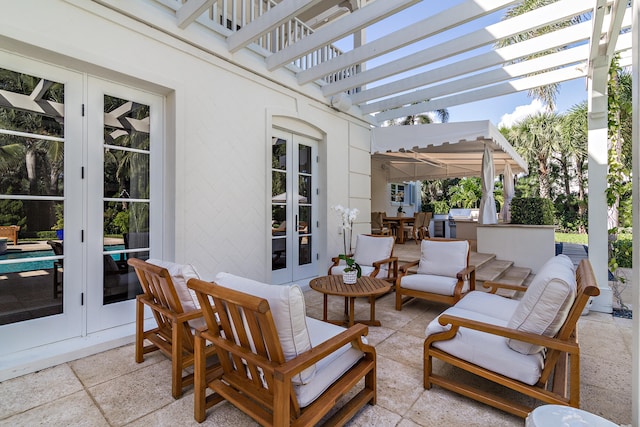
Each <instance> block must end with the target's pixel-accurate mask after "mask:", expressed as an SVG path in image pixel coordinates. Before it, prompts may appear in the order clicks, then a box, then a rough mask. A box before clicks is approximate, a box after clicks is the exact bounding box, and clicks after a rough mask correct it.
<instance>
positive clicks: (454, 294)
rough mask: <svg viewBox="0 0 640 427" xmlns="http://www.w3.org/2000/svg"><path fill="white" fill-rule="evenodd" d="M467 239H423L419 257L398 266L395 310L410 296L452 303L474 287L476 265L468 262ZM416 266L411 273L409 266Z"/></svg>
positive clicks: (468, 249) (400, 308)
mask: <svg viewBox="0 0 640 427" xmlns="http://www.w3.org/2000/svg"><path fill="white" fill-rule="evenodd" d="M469 254H470V247H469V242H468V241H467V240H454V239H440V238H433V239H427V240H423V241H422V243H421V247H420V259H419V260H416V261H412V262H409V263H406V264H404V265H403V266H402V267H400V271H399V273H398V278H397V279H396V286H395V290H396V310H398V311H400V310H402V304H404V303H406V302H408V301H410V300H411V299H413V298H420V299H424V300H428V301H434V302H439V303H443V304H449V305H453V304H455V303H456V302H458V301H459V300H460V298H462V297H463V296H464V295H465V294H466V293H467V292H470V291H473V290H475V288H476V267H475V266H474V265H469ZM415 266H418V270H417V272H416V273H415V274H413V270H411V271H410V269H411V268H413V267H415Z"/></svg>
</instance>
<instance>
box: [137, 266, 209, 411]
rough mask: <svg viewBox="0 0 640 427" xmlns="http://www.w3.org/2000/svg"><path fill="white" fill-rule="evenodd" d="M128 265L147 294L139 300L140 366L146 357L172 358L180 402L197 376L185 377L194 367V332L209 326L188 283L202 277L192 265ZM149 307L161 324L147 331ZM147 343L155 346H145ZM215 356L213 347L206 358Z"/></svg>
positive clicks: (173, 383)
mask: <svg viewBox="0 0 640 427" xmlns="http://www.w3.org/2000/svg"><path fill="white" fill-rule="evenodd" d="M127 262H128V264H129V265H130V266H132V267H133V268H134V269H135V270H136V274H137V275H138V279H139V280H140V283H141V284H142V289H143V292H144V293H143V294H141V295H138V296H137V299H136V345H135V348H136V356H135V357H136V362H137V363H142V362H143V361H144V355H145V354H146V353H150V352H152V351H156V350H160V351H161V352H162V353H164V354H165V355H166V356H167V357H169V359H171V394H172V395H173V397H174V398H176V399H177V398H179V397H180V396H182V392H183V389H184V387H186V386H188V385H191V384H193V373H186V374H184V375H183V371H184V370H185V369H186V368H188V367H189V366H192V365H193V351H194V342H193V341H194V331H193V329H194V328H197V327H203V326H204V325H205V322H204V318H203V317H202V312H201V311H200V309H199V305H197V304H196V302H195V301H194V299H193V296H192V294H191V292H190V291H189V289H188V288H187V286H186V282H187V280H189V279H190V278H192V277H198V275H197V273H196V272H195V270H194V269H193V267H191V266H190V265H180V264H174V263H171V262H166V261H160V260H148V261H146V262H145V261H142V260H140V259H137V258H129V260H128V261H127ZM160 265H162V266H160ZM145 306H146V307H149V309H151V312H152V313H153V317H154V318H155V321H156V324H157V327H155V328H153V329H149V330H146V331H145V330H144V308H145ZM145 340H147V341H149V342H150V343H151V344H148V345H144V341H145ZM214 353H215V349H214V348H213V347H211V346H209V347H207V348H206V350H205V354H206V356H210V355H213V354H214ZM212 369H213V368H212Z"/></svg>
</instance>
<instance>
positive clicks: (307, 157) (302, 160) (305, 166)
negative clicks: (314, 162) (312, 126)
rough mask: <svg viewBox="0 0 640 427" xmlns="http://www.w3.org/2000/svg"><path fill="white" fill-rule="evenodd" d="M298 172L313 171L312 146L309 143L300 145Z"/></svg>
mask: <svg viewBox="0 0 640 427" xmlns="http://www.w3.org/2000/svg"><path fill="white" fill-rule="evenodd" d="M298 156H299V157H298V163H299V167H298V172H300V173H311V147H309V146H308V145H300V146H298Z"/></svg>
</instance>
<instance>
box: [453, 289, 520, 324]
mask: <svg viewBox="0 0 640 427" xmlns="http://www.w3.org/2000/svg"><path fill="white" fill-rule="evenodd" d="M518 304H520V301H518V300H514V299H511V298H505V297H501V296H500V295H495V294H490V293H487V292H482V291H471V292H469V293H468V294H466V295H465V296H464V298H462V299H461V300H460V301H458V302H457V303H456V305H455V307H456V308H460V309H464V310H469V311H475V312H477V313H480V314H485V315H487V316H492V317H497V318H498V319H500V320H503V321H505V322H508V321H509V320H510V319H511V316H513V313H515V311H516V309H517V308H518Z"/></svg>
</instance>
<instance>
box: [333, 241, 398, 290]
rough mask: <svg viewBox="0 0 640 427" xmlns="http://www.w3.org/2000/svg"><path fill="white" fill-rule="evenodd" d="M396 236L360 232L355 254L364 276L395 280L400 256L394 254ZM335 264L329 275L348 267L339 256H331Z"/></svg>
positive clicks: (338, 272)
mask: <svg viewBox="0 0 640 427" xmlns="http://www.w3.org/2000/svg"><path fill="white" fill-rule="evenodd" d="M395 241H396V238H395V237H394V236H379V235H372V234H359V235H358V236H357V238H356V249H355V250H354V253H353V254H350V255H352V256H353V258H354V259H355V261H356V262H357V263H358V264H359V265H360V268H361V269H362V275H363V276H370V277H375V278H378V279H382V280H386V281H388V282H391V283H393V282H395V280H396V277H397V276H398V257H395V256H393V247H394V245H395ZM331 261H332V262H333V264H332V265H331V266H330V267H329V272H328V273H327V274H328V275H332V274H342V273H343V272H344V268H345V267H346V265H345V262H344V261H342V260H340V258H339V257H334V258H331Z"/></svg>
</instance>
